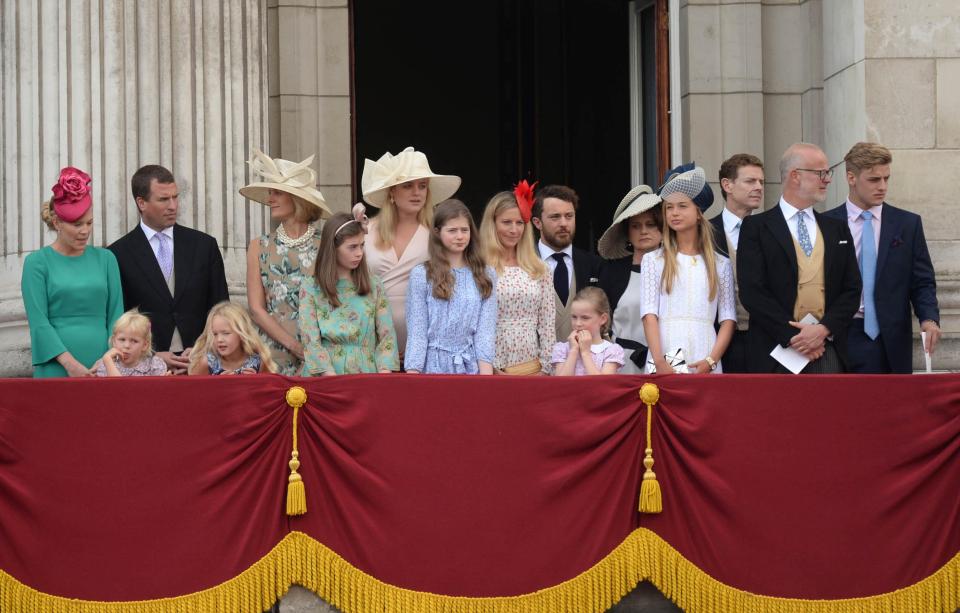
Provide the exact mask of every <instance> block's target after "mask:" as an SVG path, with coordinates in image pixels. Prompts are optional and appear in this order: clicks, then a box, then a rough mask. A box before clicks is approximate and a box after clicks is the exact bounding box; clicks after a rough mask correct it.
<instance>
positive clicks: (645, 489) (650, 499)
mask: <svg viewBox="0 0 960 613" xmlns="http://www.w3.org/2000/svg"><path fill="white" fill-rule="evenodd" d="M659 400H660V388H658V387H657V386H656V385H655V384H653V383H644V384H643V385H642V386H641V387H640V401H641V402H643V403H644V404H645V405H647V448H646V450H645V452H644V458H643V466H644V468H646V471H645V472H644V473H643V482H642V483H641V484H640V512H641V513H659V512H661V511H663V497H662V496H661V494H660V484H659V483H657V474H656V473H655V472H653V436H652V427H651V426H652V424H653V405H655V404H657V402H658V401H659Z"/></svg>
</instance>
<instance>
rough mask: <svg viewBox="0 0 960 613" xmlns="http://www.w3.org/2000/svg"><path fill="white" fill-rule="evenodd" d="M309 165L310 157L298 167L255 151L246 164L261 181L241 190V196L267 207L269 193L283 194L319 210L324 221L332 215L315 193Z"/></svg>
mask: <svg viewBox="0 0 960 613" xmlns="http://www.w3.org/2000/svg"><path fill="white" fill-rule="evenodd" d="M312 163H313V156H312V155H311V156H310V157H308V158H307V159H305V160H304V161H302V162H299V163H298V162H290V161H288V160H282V159H280V158H277V159H272V158H270V156H268V155H267V154H265V153H264V152H263V151H260V150H259V149H254V150H253V157H252V159H251V160H249V161H248V162H247V164H250V169H251V170H252V171H253V172H255V173H256V174H258V175H260V177H261V178H262V179H263V180H262V181H260V182H258V183H251V184H250V185H247V186H244V187H241V188H240V194H241V195H243V196H244V197H246V198H249V199H250V200H253V201H255V202H259V203H260V204H267V195H268V194H269V191H270V190H271V189H275V190H277V191H281V192H286V193H288V194H291V195H293V196H297V197H298V198H300V199H302V200H303V201H304V202H307V203H308V204H312V205H313V206H315V207H317V208H318V209H320V218H321V219H326V218H327V217H330V216H331V215H333V212H331V211H330V209H329V208H327V202H326V200H324V199H323V194H321V193H320V191H319V190H317V187H316V185H317V173H316V172H315V171H314V170H313V168H311V167H310V164H312Z"/></svg>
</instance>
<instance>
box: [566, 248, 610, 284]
mask: <svg viewBox="0 0 960 613" xmlns="http://www.w3.org/2000/svg"><path fill="white" fill-rule="evenodd" d="M602 268H603V259H601V257H600V256H599V255H597V254H595V253H590V252H589V251H584V250H583V249H578V248H577V247H574V248H573V276H574V278H575V279H576V280H577V291H579V290H582V289H583V288H585V287H587V286H589V285H597V284H598V283H599V282H600V271H601V269H602Z"/></svg>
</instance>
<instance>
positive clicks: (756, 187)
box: [710, 153, 764, 373]
mask: <svg viewBox="0 0 960 613" xmlns="http://www.w3.org/2000/svg"><path fill="white" fill-rule="evenodd" d="M763 181H764V179H763V162H761V161H760V158H758V157H757V156H755V155H750V154H749V153H737V154H736V155H733V156H731V157H730V158H729V159H727V160H725V161H724V162H723V164H721V165H720V194H721V195H722V196H723V211H722V212H721V213H720V214H719V215H717V216H716V217H714V218H713V219H711V220H710V221H711V223H712V224H713V239H714V240H713V243H714V245H716V246H717V251H719V252H720V253H722V254H723V255H725V256H727V257H728V258H730V263H731V264H732V265H733V267H734V283H736V266H737V246H738V244H739V242H740V226H741V225H742V224H743V220H744V219H745V218H746V217H747V216H749V215H751V214H753V212H754V211H756V210H759V209H760V208H761V207H762V206H763ZM748 326H749V315H748V314H747V310H746V309H744V308H743V304H741V302H740V295H739V292H738V293H737V328H736V330H734V333H733V338H732V339H731V340H730V345H729V346H728V347H727V351H726V353H724V354H723V372H727V373H744V372H747V328H748Z"/></svg>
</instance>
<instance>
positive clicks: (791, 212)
mask: <svg viewBox="0 0 960 613" xmlns="http://www.w3.org/2000/svg"><path fill="white" fill-rule="evenodd" d="M780 210H781V211H782V212H783V218H784V219H786V220H787V221H790V220H791V219H793V218H794V217H795V216H796V214H797V213H799V212H800V209H798V208H797V207H795V206H793V205H792V204H790V203H789V202H787V201H786V200H784V199H783V196H780ZM803 210H804V211H810V214H811V215H813V207H807V208H805V209H803ZM814 219H815V218H814Z"/></svg>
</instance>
